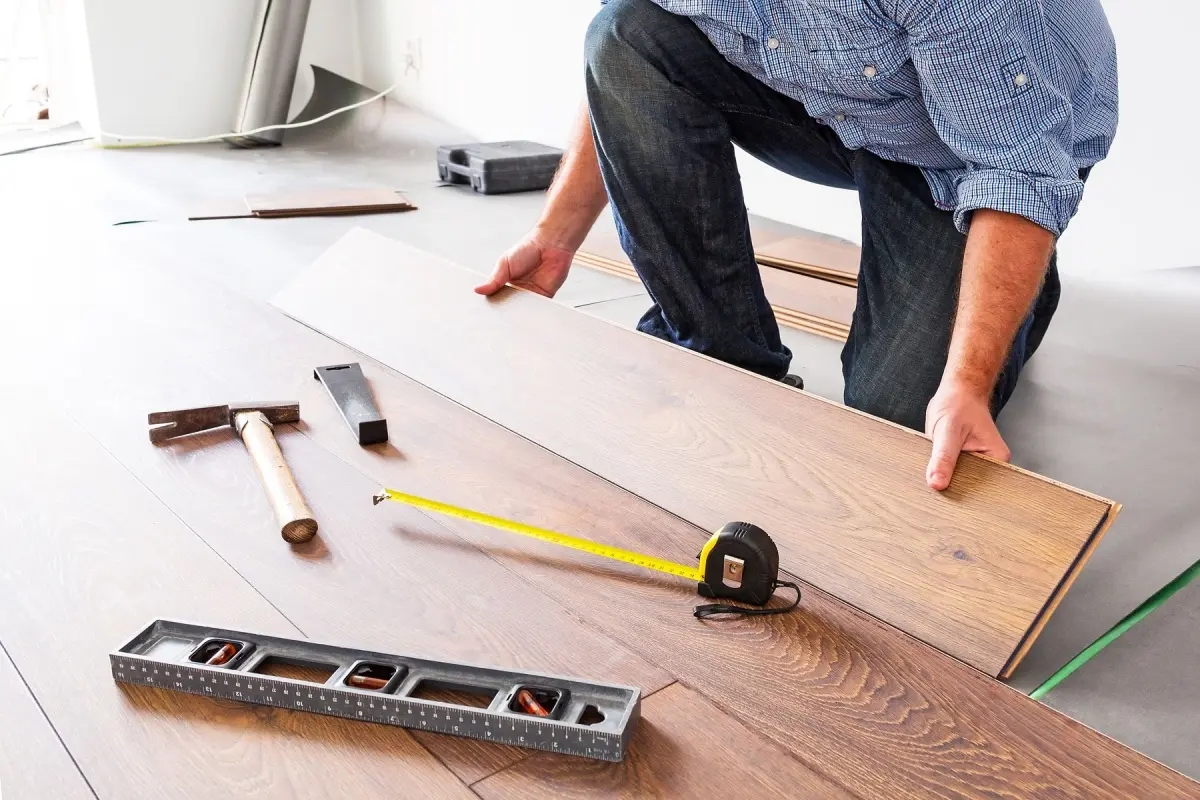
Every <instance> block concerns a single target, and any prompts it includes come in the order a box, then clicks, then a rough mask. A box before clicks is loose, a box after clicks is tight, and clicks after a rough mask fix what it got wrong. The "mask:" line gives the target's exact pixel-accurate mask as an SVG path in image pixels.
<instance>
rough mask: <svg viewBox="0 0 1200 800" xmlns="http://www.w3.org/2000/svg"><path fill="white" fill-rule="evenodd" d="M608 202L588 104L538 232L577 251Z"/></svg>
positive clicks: (558, 244) (564, 247) (565, 156)
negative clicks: (593, 138)
mask: <svg viewBox="0 0 1200 800" xmlns="http://www.w3.org/2000/svg"><path fill="white" fill-rule="evenodd" d="M607 202H608V195H607V194H606V192H605V190H604V180H603V178H602V177H601V175H600V163H599V162H598V161H597V160H596V144H595V142H594V141H593V140H592V127H591V117H590V116H589V114H588V109H587V104H586V103H585V104H583V105H582V106H581V107H580V109H579V115H578V117H577V118H576V120H575V127H574V128H573V129H572V130H571V141H570V143H569V144H568V145H567V152H566V153H565V154H564V155H563V160H562V165H561V166H560V167H559V169H558V174H557V175H556V176H555V178H554V184H553V185H552V186H551V187H550V191H549V193H548V195H547V198H546V208H545V209H544V210H543V211H542V216H541V219H540V220H538V224H537V230H538V233H539V234H540V235H541V236H542V237H543V238H544V239H545V240H546V241H547V242H548V243H551V244H553V245H554V246H556V247H561V248H563V249H565V250H570V251H574V250H577V249H579V245H581V244H582V243H583V239H584V237H585V236H587V233H588V231H589V230H591V228H592V225H593V224H594V223H595V222H596V218H597V217H598V216H600V212H601V211H603V210H604V206H605V204H606V203H607Z"/></svg>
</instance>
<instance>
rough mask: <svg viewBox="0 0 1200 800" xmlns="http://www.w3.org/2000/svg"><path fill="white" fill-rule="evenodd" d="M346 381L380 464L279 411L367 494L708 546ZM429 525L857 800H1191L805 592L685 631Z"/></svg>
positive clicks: (581, 576)
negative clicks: (1148, 790)
mask: <svg viewBox="0 0 1200 800" xmlns="http://www.w3.org/2000/svg"><path fill="white" fill-rule="evenodd" d="M306 335H315V334H311V333H309V332H306ZM306 348H307V346H306ZM331 355H332V354H331ZM340 355H341V360H343V361H345V360H351V359H352V358H353V356H351V355H350V354H349V353H348V352H346V351H342V352H341V353H340ZM288 360H289V359H288V357H287V356H286V354H285V352H283V351H280V350H276V351H275V352H273V353H272V354H269V355H268V354H266V353H259V354H257V355H256V356H255V358H254V359H252V360H250V361H244V362H242V368H244V369H245V370H246V374H254V375H258V376H260V377H263V378H264V379H266V380H268V381H269V386H270V388H272V389H273V390H274V391H277V392H278V391H284V390H285V389H286V388H287V387H288V386H289V385H294V383H293V384H289V383H288V381H295V380H296V378H295V377H294V376H295V373H296V372H297V371H298V369H297V368H296V367H292V366H290V365H289V364H288ZM363 370H364V373H365V374H366V376H367V379H368V380H369V382H370V384H371V387H372V392H373V394H374V396H375V398H376V401H377V403H378V404H379V407H380V410H381V412H382V413H383V414H384V416H385V417H387V418H388V420H389V428H390V433H391V444H390V445H389V446H388V447H366V448H364V447H359V446H358V444H357V442H356V441H355V440H354V438H353V436H351V435H349V433H348V432H347V431H345V430H343V429H342V428H341V427H339V426H341V424H342V423H341V420H340V417H339V416H338V412H337V410H336V409H335V408H334V406H333V404H332V403H329V402H328V399H327V398H323V395H322V392H323V390H322V389H321V387H320V385H319V384H317V383H316V382H315V381H308V380H307V376H304V377H303V379H302V383H301V385H300V386H299V387H298V391H299V392H300V394H299V395H296V396H299V397H300V402H301V407H302V408H305V409H307V410H306V411H305V420H306V428H305V433H306V435H307V436H309V437H311V438H312V439H314V440H315V441H316V442H317V443H319V444H320V445H322V446H323V447H325V448H327V449H329V450H330V451H331V452H333V453H335V454H337V455H338V456H340V457H341V458H343V459H345V460H346V461H348V462H350V463H352V464H353V465H355V466H356V467H357V468H358V469H359V470H361V471H363V472H365V473H367V474H369V475H371V476H372V478H373V479H374V480H375V481H377V482H378V483H380V484H383V485H388V486H396V487H401V488H403V489H405V490H406V491H410V492H415V493H418V494H423V495H425V496H429V497H434V498H437V499H441V500H444V501H446V502H450V503H456V504H460V505H466V506H468V507H473V508H477V509H480V510H483V511H486V512H489V513H493V514H498V515H500V516H504V517H507V518H510V519H517V520H521V521H524V522H528V523H531V524H534V525H538V526H542V527H547V528H551V529H553V530H561V531H566V532H570V533H574V534H576V535H580V536H585V537H587V538H590V539H593V540H596V541H602V542H606V543H610V544H615V545H617V546H621V547H626V548H631V549H635V550H640V551H642V552H650V553H654V554H656V555H659V556H662V557H665V558H670V559H674V560H677V561H679V562H681V563H688V562H689V561H690V560H692V559H694V558H695V555H696V552H697V550H698V548H699V546H700V544H701V543H702V542H703V541H704V540H705V538H707V534H706V533H705V532H704V531H703V530H701V529H698V528H696V527H694V526H692V525H690V524H688V523H686V522H685V521H683V520H680V519H679V518H677V517H674V516H672V515H670V514H668V513H666V512H664V511H662V510H661V509H659V508H657V507H655V506H653V505H652V504H650V503H647V502H646V501H644V500H642V499H641V498H637V497H634V496H632V495H630V494H629V493H628V492H626V491H624V490H622V489H621V488H620V487H618V486H615V485H613V484H611V483H607V482H603V481H598V480H597V478H596V476H594V475H592V474H591V473H589V472H587V471H586V470H584V469H582V468H580V467H578V466H576V465H574V464H571V463H569V462H566V461H564V460H563V459H562V458H560V457H558V456H556V455H554V454H553V453H550V452H549V451H547V450H545V449H544V448H542V447H539V446H538V445H536V444H534V443H532V442H529V441H527V440H524V439H521V438H518V437H515V436H513V435H512V434H511V433H510V432H509V431H506V430H505V429H503V428H501V427H500V426H498V425H496V424H495V423H493V422H491V421H489V420H486V419H485V418H483V417H481V416H479V415H478V414H475V413H472V412H470V411H469V410H467V409H465V408H463V407H461V406H459V405H458V404H456V403H454V402H453V401H452V400H449V399H447V398H445V397H442V396H440V395H438V394H436V393H435V392H432V391H430V390H429V389H427V388H425V387H423V386H420V385H419V384H417V383H415V382H414V381H412V380H411V379H409V378H406V377H403V376H400V375H397V374H395V373H394V372H392V371H390V370H388V369H386V368H383V367H381V366H379V365H377V364H376V363H374V362H371V361H364V362H363ZM292 394H295V392H292ZM323 399H324V402H321V401H322V400H323ZM393 448H394V449H393ZM400 508H402V507H398V506H396V505H395V504H384V505H381V506H380V507H379V508H378V509H376V511H377V513H380V514H384V515H387V516H391V515H392V514H393V513H395V512H397V511H399V510H400ZM440 522H441V524H442V525H443V526H444V527H445V528H446V529H448V530H452V531H454V532H455V533H456V534H457V535H458V536H459V537H461V538H462V539H463V540H465V541H462V542H454V541H451V540H449V539H445V538H443V539H442V540H441V543H442V545H443V546H445V547H452V548H456V549H463V551H464V552H467V549H468V548H469V547H470V545H474V546H475V547H477V548H480V549H482V550H485V551H486V552H488V553H489V554H490V555H491V556H492V557H493V558H495V559H496V560H497V561H499V562H500V563H502V564H504V565H505V566H506V567H507V568H509V569H511V570H512V571H513V572H514V573H515V574H518V575H520V576H522V578H524V579H527V580H529V581H531V582H533V583H534V584H536V585H537V586H538V587H540V588H541V589H542V590H543V591H545V592H546V593H547V594H550V595H551V596H553V597H554V598H555V599H556V600H557V601H558V602H559V603H561V604H562V605H563V606H565V607H567V608H568V609H569V610H570V611H571V613H573V614H575V615H576V616H578V617H579V618H580V619H581V620H583V621H585V622H586V623H588V624H590V625H593V626H595V627H596V628H597V629H598V630H600V631H603V632H605V633H607V634H608V635H609V636H611V637H612V638H613V639H615V640H618V641H620V642H622V643H624V645H625V646H626V647H628V648H629V649H631V650H633V651H635V652H638V653H641V654H644V655H645V656H646V657H648V658H650V659H651V660H652V661H654V662H655V663H658V664H661V665H663V667H664V668H666V669H668V670H669V671H670V672H671V673H672V674H673V675H675V676H676V677H678V678H679V679H680V680H681V681H682V682H683V683H685V684H686V685H688V686H690V687H692V688H694V689H697V690H698V691H700V692H701V693H703V694H704V695H706V696H707V697H709V698H711V699H713V701H714V702H715V703H716V704H717V705H718V706H720V707H721V708H723V709H725V710H726V711H727V712H729V713H732V714H733V715H734V716H737V717H738V718H740V719H742V720H743V721H744V722H745V723H746V724H747V725H748V726H749V727H751V728H752V729H753V730H755V731H758V732H761V733H763V734H764V735H766V736H767V737H768V738H770V739H772V740H773V741H774V742H776V744H778V745H779V746H780V747H782V748H784V749H786V750H788V751H789V752H791V753H792V754H793V755H795V756H796V757H797V758H799V759H801V760H802V761H804V762H805V763H806V764H809V765H810V766H811V767H812V768H813V769H814V770H817V771H819V772H822V773H824V774H827V775H828V776H829V777H830V778H831V779H832V780H834V781H836V782H838V783H840V784H842V785H845V786H847V787H848V788H849V789H850V790H852V791H854V792H856V793H859V794H862V795H863V796H872V797H874V796H881V795H884V796H888V797H914V798H919V797H929V796H960V797H976V796H981V797H982V796H991V797H996V796H1000V797H1004V796H1012V797H1019V796H1039V795H1052V796H1053V795H1054V792H1055V790H1054V789H1053V788H1052V787H1059V786H1067V787H1072V789H1071V792H1069V793H1068V792H1064V794H1065V795H1066V796H1076V797H1114V798H1115V797H1122V796H1129V792H1130V791H1131V790H1135V789H1136V788H1137V787H1139V786H1141V787H1143V788H1144V787H1152V788H1154V789H1161V790H1162V793H1163V794H1168V796H1169V792H1170V791H1175V792H1176V794H1178V795H1181V796H1190V795H1192V794H1195V793H1196V790H1197V787H1196V786H1194V785H1193V784H1190V783H1188V782H1187V781H1186V780H1182V779H1181V778H1180V776H1178V775H1177V774H1176V773H1173V772H1170V771H1169V770H1167V769H1165V768H1163V767H1161V766H1160V765H1158V764H1155V763H1154V762H1151V761H1149V760H1148V759H1146V758H1144V757H1142V756H1139V755H1137V754H1135V753H1133V752H1131V751H1129V750H1128V749H1126V748H1124V747H1123V746H1121V745H1118V744H1116V743H1115V742H1113V741H1111V740H1109V739H1106V738H1104V737H1103V736H1100V735H1098V734H1096V733H1095V732H1093V731H1091V730H1089V729H1087V728H1085V727H1083V726H1081V725H1078V724H1076V723H1073V722H1071V721H1070V720H1067V719H1066V718H1064V717H1062V716H1061V715H1059V714H1056V713H1054V712H1053V711H1051V710H1050V709H1048V708H1046V707H1045V706H1041V705H1039V704H1037V703H1034V702H1033V701H1031V700H1029V699H1028V698H1027V697H1025V696H1023V695H1021V694H1019V693H1017V692H1014V691H1012V690H1010V689H1008V688H1006V687H1004V686H1003V685H1000V684H997V683H995V682H994V681H991V680H990V679H987V678H984V677H983V676H981V675H980V674H979V673H978V672H977V671H975V670H973V669H971V668H970V667H967V666H965V665H964V664H962V663H960V662H958V661H955V660H954V659H951V658H949V657H947V656H945V655H943V654H941V653H938V652H936V651H934V650H932V649H931V648H929V647H927V646H925V645H922V644H920V643H919V642H916V641H915V640H913V639H911V638H910V637H908V636H906V635H904V634H902V633H900V632H899V631H897V630H895V629H894V628H891V627H889V626H887V625H884V624H882V623H880V622H879V621H877V620H875V619H873V618H871V617H869V616H868V615H866V614H864V613H862V612H860V611H858V610H856V609H853V608H850V607H848V606H846V605H845V604H844V603H841V602H839V601H837V600H836V599H835V598H831V597H830V596H829V595H827V594H825V593H823V592H820V591H819V590H816V589H814V588H811V587H806V588H805V597H804V602H803V604H802V606H801V609H802V610H801V611H799V612H797V613H794V614H789V615H785V616H784V617H776V618H770V619H766V620H764V619H759V620H746V621H739V622H725V623H701V622H698V621H696V620H695V619H693V618H692V616H691V609H692V606H693V605H694V604H695V603H696V602H699V601H700V598H698V597H697V595H696V594H695V587H694V586H693V585H691V584H689V583H687V582H686V581H681V580H677V579H674V578H670V577H665V576H659V575H655V574H651V573H647V572H645V571H642V570H639V569H638V568H636V567H632V566H628V565H624V564H618V563H613V562H608V561H605V560H603V559H598V558H594V557H590V556H586V555H583V554H580V553H576V552H573V551H566V550H563V549H562V548H558V547H555V546H553V545H549V544H546V543H542V542H537V541H531V540H527V539H524V538H517V537H513V536H511V535H508V534H504V533H499V532H496V531H493V530H491V529H489V528H484V527H480V526H477V525H473V524H471V523H467V522H464V521H462V520H458V519H454V518H442V519H441V520H440ZM468 542H469V543H470V545H468ZM679 757H680V758H682V757H683V755H682V754H681V755H680V756H679ZM659 767H660V769H663V770H668V769H672V768H673V767H672V762H671V761H666V762H662V763H660V764H659ZM581 768H582V767H581ZM1005 792H1008V793H1009V794H1007V795H1006V794H1005ZM1059 796H1062V795H1059Z"/></svg>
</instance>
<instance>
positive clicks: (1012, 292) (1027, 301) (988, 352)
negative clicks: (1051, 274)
mask: <svg viewBox="0 0 1200 800" xmlns="http://www.w3.org/2000/svg"><path fill="white" fill-rule="evenodd" d="M1053 249H1054V235H1053V234H1052V233H1050V232H1049V231H1047V230H1046V229H1044V228H1042V227H1040V226H1039V225H1036V224H1034V223H1032V222H1030V221H1029V220H1027V219H1025V218H1024V217H1020V216H1017V215H1015V214H1007V213H1005V212H1002V211H993V210H990V209H980V210H978V211H975V212H974V213H973V215H972V218H971V230H970V233H969V234H968V236H967V247H966V254H965V256H964V258H963V272H962V283H961V287H960V290H959V298H958V313H957V315H956V317H955V320H954V333H953V335H952V337H951V340H950V354H949V358H948V359H947V361H946V371H945V374H944V375H943V378H942V384H943V386H952V387H955V388H956V389H958V390H963V391H967V392H970V393H973V394H975V395H976V396H978V397H985V398H986V397H989V396H990V395H991V392H992V389H993V387H994V386H995V383H996V377H997V376H998V375H999V374H1000V369H1001V367H1003V366H1004V362H1005V360H1006V358H1007V357H1008V351H1009V348H1010V347H1011V346H1012V342H1013V338H1014V337H1015V336H1016V333H1017V330H1018V329H1019V328H1020V326H1021V323H1022V322H1023V321H1024V320H1025V317H1026V315H1028V313H1029V309H1030V307H1031V306H1032V304H1033V300H1034V298H1035V297H1036V296H1037V291H1038V287H1039V286H1040V285H1041V280H1042V277H1043V276H1044V275H1045V272H1046V266H1047V264H1048V263H1049V261H1050V254H1051V252H1052V251H1053Z"/></svg>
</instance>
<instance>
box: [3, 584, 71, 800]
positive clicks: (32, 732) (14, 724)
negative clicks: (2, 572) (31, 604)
mask: <svg viewBox="0 0 1200 800" xmlns="http://www.w3.org/2000/svg"><path fill="white" fill-rule="evenodd" d="M5 606H6V604H3V603H0V608H5ZM0 613H3V614H7V613H8V611H7V610H4V611H0ZM0 709H3V711H2V712H0V713H2V714H3V724H2V725H0V794H2V795H3V796H4V797H7V798H10V799H11V800H27V799H28V800H32V798H39V797H53V798H56V800H84V798H93V797H95V795H94V794H92V790H91V789H89V788H88V785H87V782H86V781H84V779H83V775H82V774H81V773H80V772H79V769H78V768H77V767H76V766H75V764H74V763H73V762H72V761H71V757H70V756H69V755H68V754H67V751H66V749H65V748H64V747H63V745H62V742H61V741H59V739H58V735H57V734H55V732H54V729H53V728H51V727H50V722H49V721H48V720H47V719H46V716H45V715H44V714H43V713H42V710H41V709H40V708H38V705H37V702H36V701H35V700H34V699H33V695H31V694H30V693H29V689H28V688H27V687H26V686H25V682H24V681H23V680H22V679H21V676H20V674H19V673H18V672H17V669H16V667H14V666H13V663H12V661H10V660H9V658H8V655H7V654H6V653H5V652H4V651H3V650H0Z"/></svg>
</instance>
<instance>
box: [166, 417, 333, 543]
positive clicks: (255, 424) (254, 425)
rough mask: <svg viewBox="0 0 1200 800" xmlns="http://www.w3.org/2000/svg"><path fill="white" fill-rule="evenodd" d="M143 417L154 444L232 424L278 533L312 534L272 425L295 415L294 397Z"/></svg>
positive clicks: (289, 536) (303, 537)
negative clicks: (264, 492)
mask: <svg viewBox="0 0 1200 800" xmlns="http://www.w3.org/2000/svg"><path fill="white" fill-rule="evenodd" d="M147 421H148V422H149V423H150V425H151V426H155V427H151V428H150V441H151V442H154V443H155V444H158V443H159V442H165V441H167V440H168V439H174V438H176V437H178V436H186V435H188V434H189V433H197V432H199V431H207V430H212V429H213V428H219V427H221V426H222V425H228V426H229V427H231V428H233V429H234V430H235V431H237V434H238V436H240V437H241V438H242V441H243V442H244V443H245V444H246V450H247V451H249V453H250V460H251V461H253V462H254V468H255V469H256V470H257V471H258V477H259V478H260V479H261V480H262V485H263V488H264V489H266V491H267V499H268V500H270V501H271V507H272V508H273V509H275V516H276V518H278V520H279V528H280V533H282V534H283V538H284V539H286V540H287V541H288V542H291V543H292V544H299V543H301V542H307V541H308V540H309V539H311V538H313V536H315V535H316V533H317V521H316V520H315V519H313V513H312V511H311V510H309V508H308V504H307V503H305V502H304V498H303V497H302V496H301V495H300V487H298V486H296V479H295V477H293V476H292V471H291V470H290V469H288V465H287V462H286V461H284V460H283V453H282V452H281V451H280V450H279V442H277V441H275V433H274V426H275V425H278V424H280V423H283V422H299V421H300V404H299V403H243V404H241V405H234V406H208V407H206V408H188V409H184V410H182V411H157V412H155V413H153V414H151V415H150V416H149V418H148V420H147Z"/></svg>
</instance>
